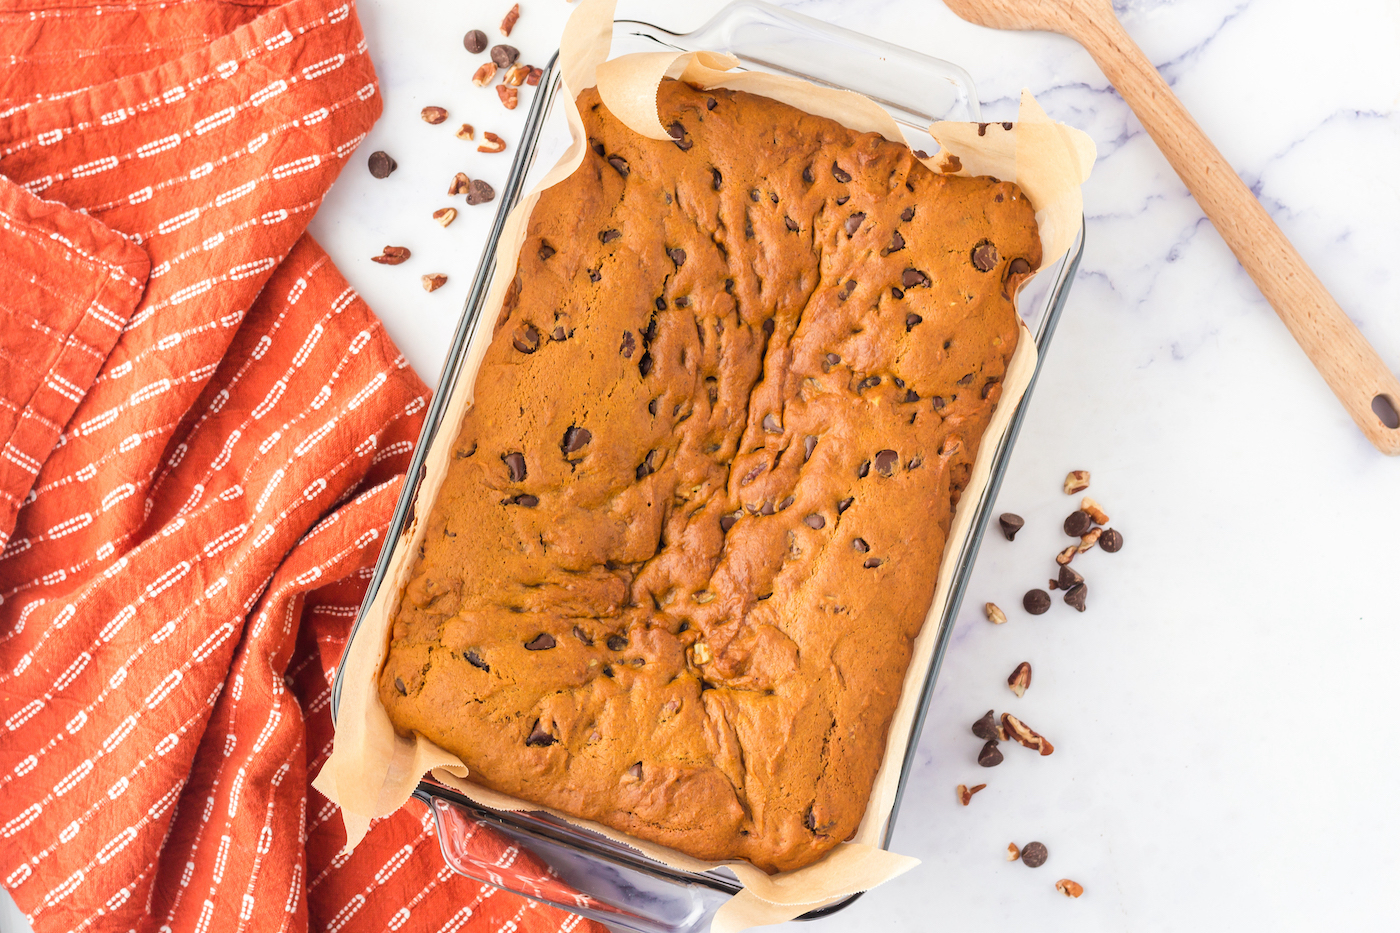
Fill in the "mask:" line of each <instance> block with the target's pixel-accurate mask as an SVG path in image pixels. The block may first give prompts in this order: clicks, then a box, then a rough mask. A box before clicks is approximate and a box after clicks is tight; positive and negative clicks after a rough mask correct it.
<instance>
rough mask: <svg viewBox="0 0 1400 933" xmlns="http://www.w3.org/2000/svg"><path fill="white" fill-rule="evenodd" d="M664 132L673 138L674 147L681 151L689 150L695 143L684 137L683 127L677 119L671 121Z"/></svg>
mask: <svg viewBox="0 0 1400 933" xmlns="http://www.w3.org/2000/svg"><path fill="white" fill-rule="evenodd" d="M666 132H667V133H669V134H670V136H671V138H672V139H673V140H675V142H676V148H677V149H679V150H681V151H682V152H685V151H687V150H689V149H690V147H691V146H693V145H695V144H694V142H692V141H691V140H689V139H686V138H685V127H684V126H682V125H681V124H680V122H679V121H678V122H676V123H672V124H671V126H670V128H669V129H668V130H667V131H666Z"/></svg>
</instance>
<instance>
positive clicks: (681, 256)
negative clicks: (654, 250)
mask: <svg viewBox="0 0 1400 933" xmlns="http://www.w3.org/2000/svg"><path fill="white" fill-rule="evenodd" d="M666 255H667V256H668V257H670V259H671V262H673V263H675V264H676V268H677V269H679V268H680V267H681V266H683V265H685V250H683V249H668V250H666Z"/></svg>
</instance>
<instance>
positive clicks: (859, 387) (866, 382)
mask: <svg viewBox="0 0 1400 933" xmlns="http://www.w3.org/2000/svg"><path fill="white" fill-rule="evenodd" d="M879 384H880V377H879V376H866V377H865V378H864V379H862V380H861V381H860V382H857V383H856V391H857V392H864V391H865V390H866V389H873V388H875V387H876V386H877V385H879Z"/></svg>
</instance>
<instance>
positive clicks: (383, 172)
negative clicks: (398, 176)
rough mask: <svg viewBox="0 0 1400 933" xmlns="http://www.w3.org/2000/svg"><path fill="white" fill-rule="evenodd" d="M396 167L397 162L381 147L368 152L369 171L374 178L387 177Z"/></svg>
mask: <svg viewBox="0 0 1400 933" xmlns="http://www.w3.org/2000/svg"><path fill="white" fill-rule="evenodd" d="M398 167H399V163H397V162H395V161H394V157H393V156H391V155H389V153H387V152H385V151H384V150H383V149H380V150H377V151H375V152H371V153H370V154H369V173H370V174H371V175H373V176H374V177H375V178H388V177H389V176H390V175H391V174H393V172H394V169H396V168H398Z"/></svg>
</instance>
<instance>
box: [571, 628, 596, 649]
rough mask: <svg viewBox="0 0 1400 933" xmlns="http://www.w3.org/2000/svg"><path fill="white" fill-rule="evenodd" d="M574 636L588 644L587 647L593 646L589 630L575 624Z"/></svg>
mask: <svg viewBox="0 0 1400 933" xmlns="http://www.w3.org/2000/svg"><path fill="white" fill-rule="evenodd" d="M574 637H575V638H577V639H578V640H579V641H581V642H583V643H584V645H586V646H587V647H589V648H591V647H593V639H592V638H590V637H589V635H588V633H587V632H585V631H584V630H583V629H581V628H579V627H578V626H577V625H575V626H574Z"/></svg>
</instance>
